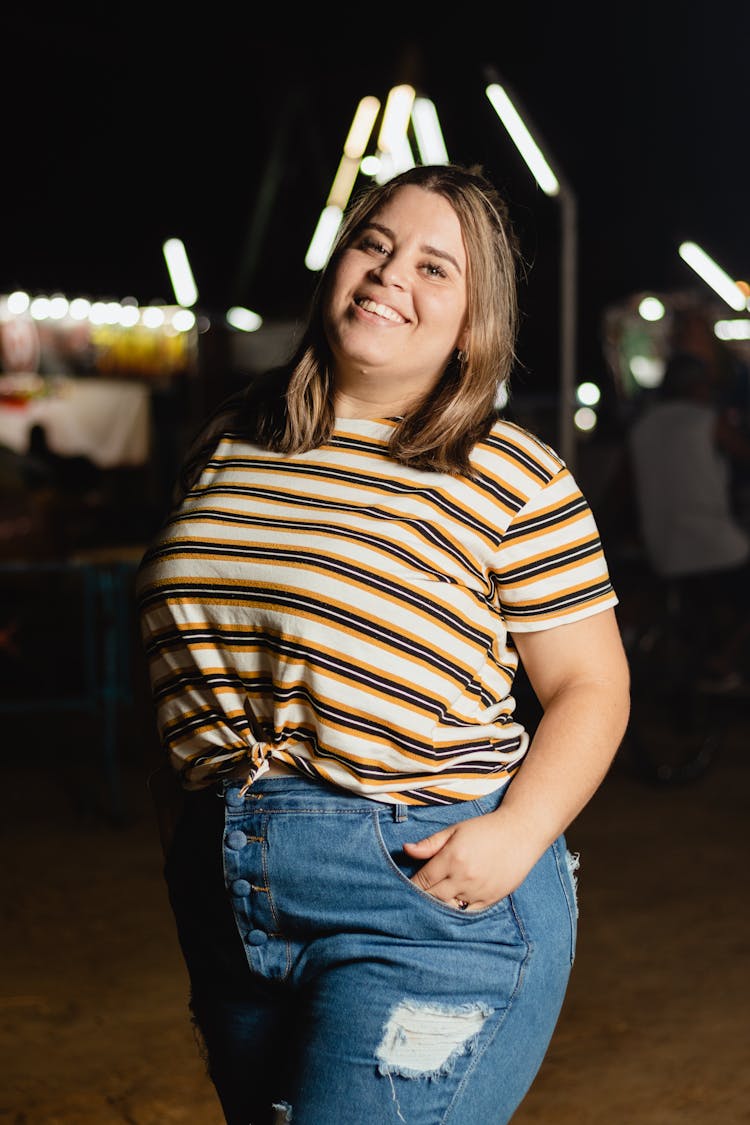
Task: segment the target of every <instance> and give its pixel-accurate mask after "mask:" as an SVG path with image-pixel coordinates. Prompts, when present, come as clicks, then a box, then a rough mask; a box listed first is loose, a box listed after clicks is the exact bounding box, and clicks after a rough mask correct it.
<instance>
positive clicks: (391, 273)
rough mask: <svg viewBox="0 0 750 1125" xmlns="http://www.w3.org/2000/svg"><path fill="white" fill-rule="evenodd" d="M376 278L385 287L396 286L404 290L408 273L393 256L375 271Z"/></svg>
mask: <svg viewBox="0 0 750 1125" xmlns="http://www.w3.org/2000/svg"><path fill="white" fill-rule="evenodd" d="M373 272H374V274H375V276H376V277H377V278H378V279H379V280H380V282H381V283H382V284H383V285H395V286H397V287H398V288H403V286H404V282H405V278H406V272H405V270H404V266H403V263H402V262H401V260H400V259H398V258H395V257H393V256H391V257H390V258H387V259H386V260H385V261H384V262H381V263H380V265H379V266H376V267H375V269H374V270H373Z"/></svg>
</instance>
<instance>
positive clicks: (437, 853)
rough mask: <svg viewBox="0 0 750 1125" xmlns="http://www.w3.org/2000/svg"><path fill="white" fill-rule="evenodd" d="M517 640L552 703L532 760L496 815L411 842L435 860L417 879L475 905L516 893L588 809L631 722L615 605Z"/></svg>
mask: <svg viewBox="0 0 750 1125" xmlns="http://www.w3.org/2000/svg"><path fill="white" fill-rule="evenodd" d="M514 640H515V643H516V647H517V648H518V651H519V654H520V657H521V660H522V662H523V665H524V668H525V670H526V674H527V676H528V678H529V682H530V683H531V686H532V687H533V689H534V691H535V692H536V695H537V698H538V699H539V702H540V704H541V706H542V709H543V715H542V719H541V721H540V723H539V726H538V728H537V731H536V734H535V735H534V738H533V740H532V743H531V746H530V747H529V750H528V752H527V754H526V757H525V759H524V761H523V763H522V764H521V766H520V768H519V770H518V772H517V774H516V775H515V777H514V778H513V780H512V782H511V783H510V785H509V787H508V791H507V793H506V794H505V796H504V797H503V800H502V802H501V804H500V806H499V807H498V809H497V810H496V811H495V812H492V813H488V814H486V815H485V816H479V817H474V818H473V819H471V820H465V821H462V822H461V823H459V824H457V825H454V826H452V827H451V828H448V829H443V830H442V831H441V832H436V833H435V835H433V836H428V837H427V838H426V839H424V840H420V841H418V842H417V843H414V844H407V845H405V846H406V848H407V850H408V852H409V854H410V855H412V856H413V857H414V858H415V859H423V860H425V861H426V862H425V863H424V865H423V866H422V867H421V868H420V869H419V871H417V873H416V874H415V875H414V876H413V878H412V882H414V883H415V884H416V885H417V886H419V887H421V888H422V889H423V890H426V891H428V892H429V893H430V894H432V895H434V896H435V897H436V898H440V899H442V900H443V901H445V902H451V901H454V900H456V899H463V900H465V901H467V902H468V903H469V904H470V909H471V908H473V909H475V910H481V909H483V908H484V907H486V906H489V905H490V904H491V903H493V902H497V901H498V900H499V899H501V898H504V897H505V896H506V895H507V894H510V893H511V892H512V891H514V890H515V889H516V887H518V886H519V884H520V883H522V882H523V880H524V878H525V877H526V875H527V874H528V872H529V871H530V870H531V868H532V867H533V866H534V864H535V863H536V862H537V860H538V859H539V858H540V857H541V856H542V854H543V853H544V852H545V851H546V849H547V848H548V847H549V845H550V844H551V843H552V842H553V841H554V840H556V839H557V837H558V836H559V835H560V834H561V833H562V832H563V831H564V830H565V829H566V828H567V827H568V825H569V824H570V822H571V821H572V820H573V819H574V818H575V817H576V816H577V815H578V813H579V812H580V811H581V809H582V808H583V807H584V806H585V805H586V803H587V802H588V801H589V799H590V798H591V796H592V795H593V794H594V793H595V791H596V790H597V788H598V787H599V785H600V784H601V782H602V780H603V779H604V777H605V775H606V773H607V771H608V769H609V767H610V765H611V763H612V760H613V758H614V756H615V754H616V753H617V749H618V747H619V745H620V742H621V740H622V737H623V735H624V733H625V727H626V725H627V720H628V712H629V675H628V663H627V658H626V656H625V652H624V650H623V646H622V641H621V638H620V631H619V628H618V625H617V621H616V618H615V613H614V610H611V609H610V610H605V611H603V612H601V613H597V614H594V615H592V616H591V617H587V618H584V619H583V620H582V621H576V622H572V623H570V624H567V625H558V626H556V627H554V628H552V629H545V630H543V631H541V632H530V633H517V634H515V635H514Z"/></svg>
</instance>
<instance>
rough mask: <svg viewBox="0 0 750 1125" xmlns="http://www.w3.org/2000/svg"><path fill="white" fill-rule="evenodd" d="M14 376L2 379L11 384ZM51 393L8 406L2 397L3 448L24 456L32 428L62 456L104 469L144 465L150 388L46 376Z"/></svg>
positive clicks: (148, 438) (148, 446)
mask: <svg viewBox="0 0 750 1125" xmlns="http://www.w3.org/2000/svg"><path fill="white" fill-rule="evenodd" d="M15 378H16V377H15V376H4V375H3V376H0V390H1V389H2V387H3V383H4V381H7V383H8V385H10V380H12V379H15ZM44 381H45V383H46V384H47V387H48V388H49V390H50V391H51V393H48V394H43V395H40V396H38V397H32V398H29V399H28V400H27V401H26V402H23V403H21V404H15V403H14V404H13V405H8V404H7V403H3V402H2V397H1V396H0V444H2V445H5V446H7V447H8V448H10V449H13V450H14V451H15V452H17V453H26V452H27V451H28V447H29V434H30V431H31V428H32V426H35V425H40V426H42V427H43V428H44V432H45V436H46V441H47V446H48V448H49V449H50V450H51V451H52V452H53V453H57V454H59V455H60V456H61V457H75V456H78V457H87V458H88V459H89V460H90V461H92V462H93V463H94V464H95V465H97V466H98V467H99V468H101V469H111V468H118V467H125V466H133V467H136V466H139V465H144V464H145V463H146V462H147V461H148V458H149V454H150V449H151V431H152V410H151V392H150V389H149V387H148V386H147V385H145V384H143V383H137V382H129V381H127V380H124V379H100V378H97V377H94V376H82V377H72V376H67V375H65V376H45V377H44Z"/></svg>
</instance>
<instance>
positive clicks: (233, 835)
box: [227, 829, 247, 852]
mask: <svg viewBox="0 0 750 1125" xmlns="http://www.w3.org/2000/svg"><path fill="white" fill-rule="evenodd" d="M246 844H247V836H246V835H245V833H244V832H240V831H239V829H237V830H236V831H234V832H230V833H229V834H228V835H227V847H228V848H231V849H232V851H233V852H238V851H239V850H240V848H244V847H245V845H246Z"/></svg>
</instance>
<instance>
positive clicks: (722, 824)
mask: <svg viewBox="0 0 750 1125" xmlns="http://www.w3.org/2000/svg"><path fill="white" fill-rule="evenodd" d="M748 710H750V708H748V707H747V706H745V708H744V711H745V713H747V711H748ZM733 720H734V721H733V724H732V726H731V729H730V732H729V736H728V738H727V739H726V741H725V743H724V745H723V747H722V748H721V750H720V752H719V753H718V755H717V756H716V758H715V759H714V761H713V763H712V765H711V767H710V768H709V770H708V772H707V773H705V774H704V775H703V776H702V777H700V778H698V779H696V780H693V781H692V782H690V783H689V784H685V785H682V786H663V787H658V786H655V785H648V784H646V783H645V782H644V781H643V780H641V779H639V778H638V777H637V776H635V775H634V774H633V772H632V770H631V768H630V767H629V763H628V760H627V758H626V757H625V756H624V755H621V756H620V757H618V759H617V761H616V762H615V765H614V766H613V768H612V771H611V772H610V774H609V776H608V778H607V780H606V781H605V783H604V785H603V787H602V788H601V790H600V791H599V793H598V794H597V795H596V797H595V798H594V800H593V801H592V803H591V804H590V805H589V806H588V808H587V809H586V810H584V812H583V813H582V815H581V816H580V817H579V818H578V820H577V821H576V822H575V823H574V824H573V825H572V826H571V828H570V830H569V832H568V842H569V845H570V847H571V848H572V850H575V851H579V852H580V853H581V870H580V886H579V895H580V915H581V916H580V933H579V944H578V954H577V959H576V963H575V966H574V970H573V976H572V980H571V985H570V989H569V992H568V996H567V999H566V1002H565V1006H564V1009H563V1013H562V1016H561V1018H560V1022H559V1024H558V1029H557V1032H556V1034H555V1037H554V1040H553V1042H552V1045H551V1048H550V1051H549V1054H548V1056H547V1059H546V1061H545V1063H544V1065H543V1068H542V1070H541V1072H540V1074H539V1076H538V1079H537V1082H536V1084H535V1085H534V1087H533V1089H532V1091H531V1092H530V1094H529V1095H528V1097H527V1098H526V1100H525V1102H524V1104H523V1106H522V1107H521V1108H520V1109H519V1111H518V1113H517V1114H516V1116H515V1118H514V1125H534V1123H544V1125H568V1123H575V1125H594V1123H596V1125H631V1123H637V1125H740V1123H741V1122H750V1038H749V1037H748V1027H749V1023H748V1015H749V1014H750V1006H749V1004H748V1000H749V999H750V926H749V925H748V922H749V918H748V915H749V914H750V907H749V906H748V901H749V898H750V896H748V893H747V892H748V878H747V870H748V863H747V859H748V856H747V840H748V778H749V777H750V749H749V746H748V733H749V730H750V716H747V714H745V716H743V715H742V708H740V709H738V710H737V712H736V714H735V715H734V716H733ZM63 725H64V724H63V723H62V721H61V720H55V723H54V724H53V726H52V729H54V730H55V746H54V747H50V738H49V730H50V720H49V718H45V717H43V716H36V717H34V716H28V717H26V718H25V719H24V720H23V721H21V720H14V721H13V722H5V723H4V729H5V732H6V737H5V738H4V745H5V751H6V759H7V760H6V762H5V776H4V784H3V789H2V796H1V797H0V811H1V813H2V828H1V829H0V841H1V843H2V853H3V870H4V878H5V883H4V889H3V894H2V899H1V906H2V916H3V925H2V962H1V963H2V969H3V977H4V980H3V982H2V1000H1V1001H0V1020H1V1026H0V1055H2V1059H3V1070H4V1071H5V1078H4V1081H3V1083H2V1093H0V1121H2V1122H8V1123H12V1125H57V1123H62V1122H65V1123H70V1125H120V1123H122V1122H128V1123H130V1125H168V1123H182V1122H185V1123H190V1125H219V1123H220V1122H221V1121H222V1116H221V1113H220V1111H219V1108H218V1103H217V1101H216V1098H215V1096H214V1093H213V1089H212V1087H211V1085H210V1083H209V1081H208V1079H207V1078H206V1076H205V1074H204V1071H203V1066H202V1063H201V1060H200V1058H199V1055H198V1052H197V1049H196V1046H195V1043H194V1041H193V1036H192V1031H191V1027H190V1023H189V1020H188V1016H187V1010H186V989H187V983H186V975H185V971H184V968H183V965H182V962H181V959H180V953H179V949H178V945H177V941H176V937H175V934H174V931H173V927H172V920H171V915H170V913H169V908H168V905H167V901H166V896H165V892H164V889H163V885H162V880H161V856H160V850H159V842H158V836H157V831H156V826H155V821H154V818H153V816H152V811H151V807H150V802H149V797H148V794H147V792H146V789H145V784H144V778H145V775H146V773H147V771H148V768H149V766H150V764H151V759H152V754H153V747H151V746H149V745H148V738H145V739H144V738H143V736H142V735H139V734H138V733H137V731H136V733H133V734H131V735H129V737H128V740H127V742H128V745H127V746H126V747H124V748H123V750H122V754H121V756H122V759H123V767H122V768H123V776H124V781H123V783H124V787H125V799H126V809H127V816H126V819H125V822H124V823H112V822H111V820H110V819H109V818H108V816H107V807H106V791H105V790H104V789H103V787H102V785H101V784H100V782H99V771H98V762H97V743H96V736H95V733H87V732H85V731H83V732H81V731H80V730H79V731H78V732H77V738H76V739H74V740H73V743H72V745H73V746H74V747H75V748H76V753H75V754H74V756H73V759H72V760H71V759H70V758H69V757H68V756H67V755H66V753H65V752H64V751H65V747H66V746H67V745H68V742H67V741H66V736H65V732H64V730H63V729H62V728H63ZM136 726H137V724H136ZM40 730H41V731H42V732H45V733H44V740H43V744H44V745H45V746H46V747H47V749H46V750H45V751H43V752H41V751H38V750H36V751H35V747H36V746H38V745H39V744H40V742H42V738H41V736H40V734H39V733H38V732H39V731H40ZM68 741H69V739H68ZM19 750H20V752H21V754H22V756H23V757H24V759H25V761H26V762H27V764H26V765H24V766H23V767H19V766H16V765H13V764H12V762H11V757H13V758H16V759H17V757H18V755H19ZM35 753H36V754H37V756H38V760H37V762H36V764H35V765H33V764H32V759H33V757H34V754H35ZM349 1123H353V1125H358V1122H357V1121H356V1119H355V1118H352V1117H347V1121H346V1125H349ZM321 1125H338V1123H335V1122H333V1123H321ZM342 1125H343V1121H342ZM367 1125H370V1123H367ZM467 1125H475V1123H472V1122H467ZM476 1125H484V1123H483V1122H481V1123H476Z"/></svg>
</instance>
